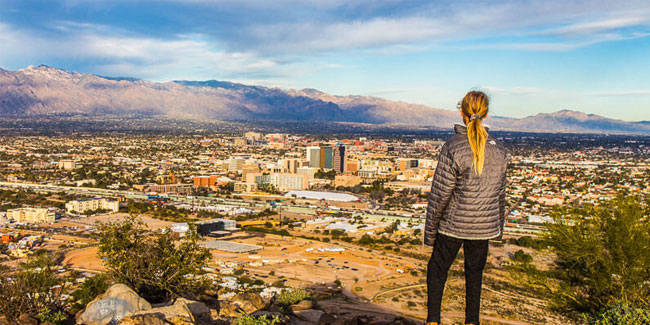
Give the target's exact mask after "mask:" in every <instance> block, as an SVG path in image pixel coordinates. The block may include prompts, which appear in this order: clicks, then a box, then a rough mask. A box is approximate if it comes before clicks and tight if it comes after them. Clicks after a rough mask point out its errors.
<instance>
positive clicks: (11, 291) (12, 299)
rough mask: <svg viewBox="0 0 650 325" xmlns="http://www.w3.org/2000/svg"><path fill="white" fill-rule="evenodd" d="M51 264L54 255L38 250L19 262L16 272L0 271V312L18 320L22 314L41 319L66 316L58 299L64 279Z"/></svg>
mask: <svg viewBox="0 0 650 325" xmlns="http://www.w3.org/2000/svg"><path fill="white" fill-rule="evenodd" d="M54 267H56V263H55V261H54V258H53V257H52V256H51V255H49V254H48V253H47V252H39V254H36V255H35V256H32V257H30V258H29V259H28V261H27V262H26V263H22V264H20V265H19V267H18V269H17V270H16V271H15V272H10V270H8V269H2V270H0V301H1V303H0V315H5V316H7V317H8V318H10V319H18V316H20V315H21V314H31V315H36V314H39V318H43V319H42V320H43V321H44V320H45V319H47V320H57V321H63V320H65V319H67V318H68V315H67V314H66V313H65V302H64V300H63V299H62V298H61V293H62V292H63V282H62V281H61V280H60V279H59V278H58V277H57V275H56V272H55V271H54Z"/></svg>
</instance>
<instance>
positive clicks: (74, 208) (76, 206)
mask: <svg viewBox="0 0 650 325" xmlns="http://www.w3.org/2000/svg"><path fill="white" fill-rule="evenodd" d="M100 209H101V210H107V211H109V212H117V211H119V210H120V203H119V202H117V201H109V200H107V199H83V200H76V201H70V202H68V203H66V204H65V210H66V211H67V212H68V213H84V212H86V211H96V210H100Z"/></svg>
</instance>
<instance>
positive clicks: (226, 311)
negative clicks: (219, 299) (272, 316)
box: [219, 293, 265, 317]
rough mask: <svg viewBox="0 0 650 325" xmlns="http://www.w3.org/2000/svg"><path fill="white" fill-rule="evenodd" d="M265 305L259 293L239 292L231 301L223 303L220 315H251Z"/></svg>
mask: <svg viewBox="0 0 650 325" xmlns="http://www.w3.org/2000/svg"><path fill="white" fill-rule="evenodd" d="M264 307H265V304H264V301H263V300H262V297H260V296H259V295H258V294H254V293H238V294H236V295H235V296H233V297H232V298H231V299H230V300H229V301H225V302H223V303H222V304H221V307H220V310H219V316H225V317H238V316H240V315H241V314H246V315H250V314H252V313H254V312H256V311H259V310H261V309H263V308H264Z"/></svg>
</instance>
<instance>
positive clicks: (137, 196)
mask: <svg viewBox="0 0 650 325" xmlns="http://www.w3.org/2000/svg"><path fill="white" fill-rule="evenodd" d="M0 188H13V189H29V190H32V191H35V192H45V193H59V192H66V193H69V194H77V195H87V196H96V197H105V198H115V197H123V198H126V199H132V200H147V199H148V197H147V194H146V193H138V192H134V191H124V190H111V189H103V188H94V187H74V186H62V185H51V184H37V183H18V182H0ZM244 196H245V194H244ZM167 197H168V198H169V201H171V202H179V203H188V204H197V205H201V204H223V205H230V206H233V207H248V208H260V209H266V208H272V207H273V206H272V205H271V204H270V203H266V202H257V201H250V200H249V201H247V200H239V199H225V198H221V197H206V196H186V195H178V194H170V195H167ZM269 197H272V198H281V196H277V195H269ZM281 209H282V212H289V213H300V214H308V215H314V216H315V215H317V211H318V210H323V208H321V207H309V206H307V207H306V206H300V205H290V204H287V203H286V202H283V203H282V208H281ZM339 211H340V212H343V213H351V214H352V215H359V216H362V217H364V218H368V219H374V220H385V221H388V222H392V221H395V220H399V221H400V222H403V223H408V222H409V221H410V222H411V223H422V222H424V219H423V217H422V216H414V217H405V216H401V215H400V214H398V213H396V212H395V211H389V210H380V209H378V210H372V211H370V210H363V209H357V208H347V209H340V210H339ZM541 229H542V228H541V227H539V226H534V225H526V226H523V227H517V228H515V227H506V229H505V230H506V231H505V232H506V233H512V234H515V233H517V234H521V233H538V232H540V231H541Z"/></svg>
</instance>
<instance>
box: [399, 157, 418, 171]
mask: <svg viewBox="0 0 650 325" xmlns="http://www.w3.org/2000/svg"><path fill="white" fill-rule="evenodd" d="M396 165H397V169H398V170H400V171H405V170H407V169H411V168H417V167H418V160H417V159H413V158H399V159H397V164H396Z"/></svg>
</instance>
